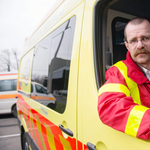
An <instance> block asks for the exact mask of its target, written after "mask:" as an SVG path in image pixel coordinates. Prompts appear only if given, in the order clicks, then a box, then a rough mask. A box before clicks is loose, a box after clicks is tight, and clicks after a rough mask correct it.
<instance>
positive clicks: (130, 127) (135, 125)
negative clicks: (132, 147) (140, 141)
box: [125, 105, 149, 137]
mask: <svg viewBox="0 0 150 150" xmlns="http://www.w3.org/2000/svg"><path fill="white" fill-rule="evenodd" d="M148 109H149V108H147V107H144V106H142V105H137V106H134V107H133V108H132V110H131V112H130V114H129V117H128V121H127V124H126V128H125V133H126V134H129V135H132V136H134V137H136V135H137V132H138V129H139V126H140V123H141V120H142V118H143V115H144V113H145V112H146V110H148Z"/></svg>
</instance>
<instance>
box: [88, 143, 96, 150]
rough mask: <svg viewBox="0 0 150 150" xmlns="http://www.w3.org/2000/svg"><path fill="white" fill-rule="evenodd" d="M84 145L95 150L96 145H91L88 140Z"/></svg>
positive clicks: (90, 149)
mask: <svg viewBox="0 0 150 150" xmlns="http://www.w3.org/2000/svg"><path fill="white" fill-rule="evenodd" d="M86 146H87V148H88V149H89V150H96V146H95V145H93V144H92V143H90V142H88V143H87V144H86Z"/></svg>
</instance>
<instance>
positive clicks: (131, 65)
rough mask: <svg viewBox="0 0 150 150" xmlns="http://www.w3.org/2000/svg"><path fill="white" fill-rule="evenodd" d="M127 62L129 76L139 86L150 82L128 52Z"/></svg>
mask: <svg viewBox="0 0 150 150" xmlns="http://www.w3.org/2000/svg"><path fill="white" fill-rule="evenodd" d="M126 62H127V64H126V65H127V75H128V77H130V79H132V80H133V81H134V82H136V83H137V84H143V83H145V82H150V81H149V80H148V79H147V77H146V75H145V74H144V72H143V71H142V70H141V68H140V67H139V66H138V65H137V64H136V63H135V62H134V61H133V59H132V58H131V56H130V52H129V51H128V52H127V56H126Z"/></svg>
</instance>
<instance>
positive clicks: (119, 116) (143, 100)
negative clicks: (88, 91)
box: [98, 52, 150, 139]
mask: <svg viewBox="0 0 150 150" xmlns="http://www.w3.org/2000/svg"><path fill="white" fill-rule="evenodd" d="M105 78H106V80H107V81H106V83H105V84H104V85H103V86H102V87H101V88H100V89H99V92H98V93H99V94H98V95H99V96H98V112H99V117H100V119H101V121H102V122H103V123H104V124H106V125H108V126H110V127H112V128H114V129H116V130H119V131H122V132H125V133H126V134H129V135H132V136H135V137H138V138H141V139H150V109H149V108H150V81H149V80H148V79H147V77H146V76H145V74H144V73H143V72H142V70H141V69H140V67H139V66H138V65H137V64H136V63H135V62H134V61H133V60H132V59H131V57H130V53H129V52H128V53H127V58H126V60H123V61H120V62H119V63H117V64H115V65H114V66H112V67H111V68H110V69H108V70H107V72H106V75H105Z"/></svg>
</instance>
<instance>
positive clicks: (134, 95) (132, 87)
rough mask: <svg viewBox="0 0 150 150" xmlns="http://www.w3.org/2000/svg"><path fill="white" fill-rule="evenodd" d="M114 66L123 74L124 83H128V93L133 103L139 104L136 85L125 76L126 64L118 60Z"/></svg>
mask: <svg viewBox="0 0 150 150" xmlns="http://www.w3.org/2000/svg"><path fill="white" fill-rule="evenodd" d="M114 66H116V67H117V68H118V69H119V71H120V72H121V74H122V75H123V76H124V78H125V80H126V83H127V85H128V88H129V89H130V93H131V96H132V98H133V101H134V102H135V103H137V104H139V105H141V100H140V93H139V88H138V85H137V84H136V83H135V82H134V81H133V80H131V79H130V78H129V77H128V76H127V67H126V65H125V64H124V63H123V62H122V61H119V62H117V63H116V64H115V65H114Z"/></svg>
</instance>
